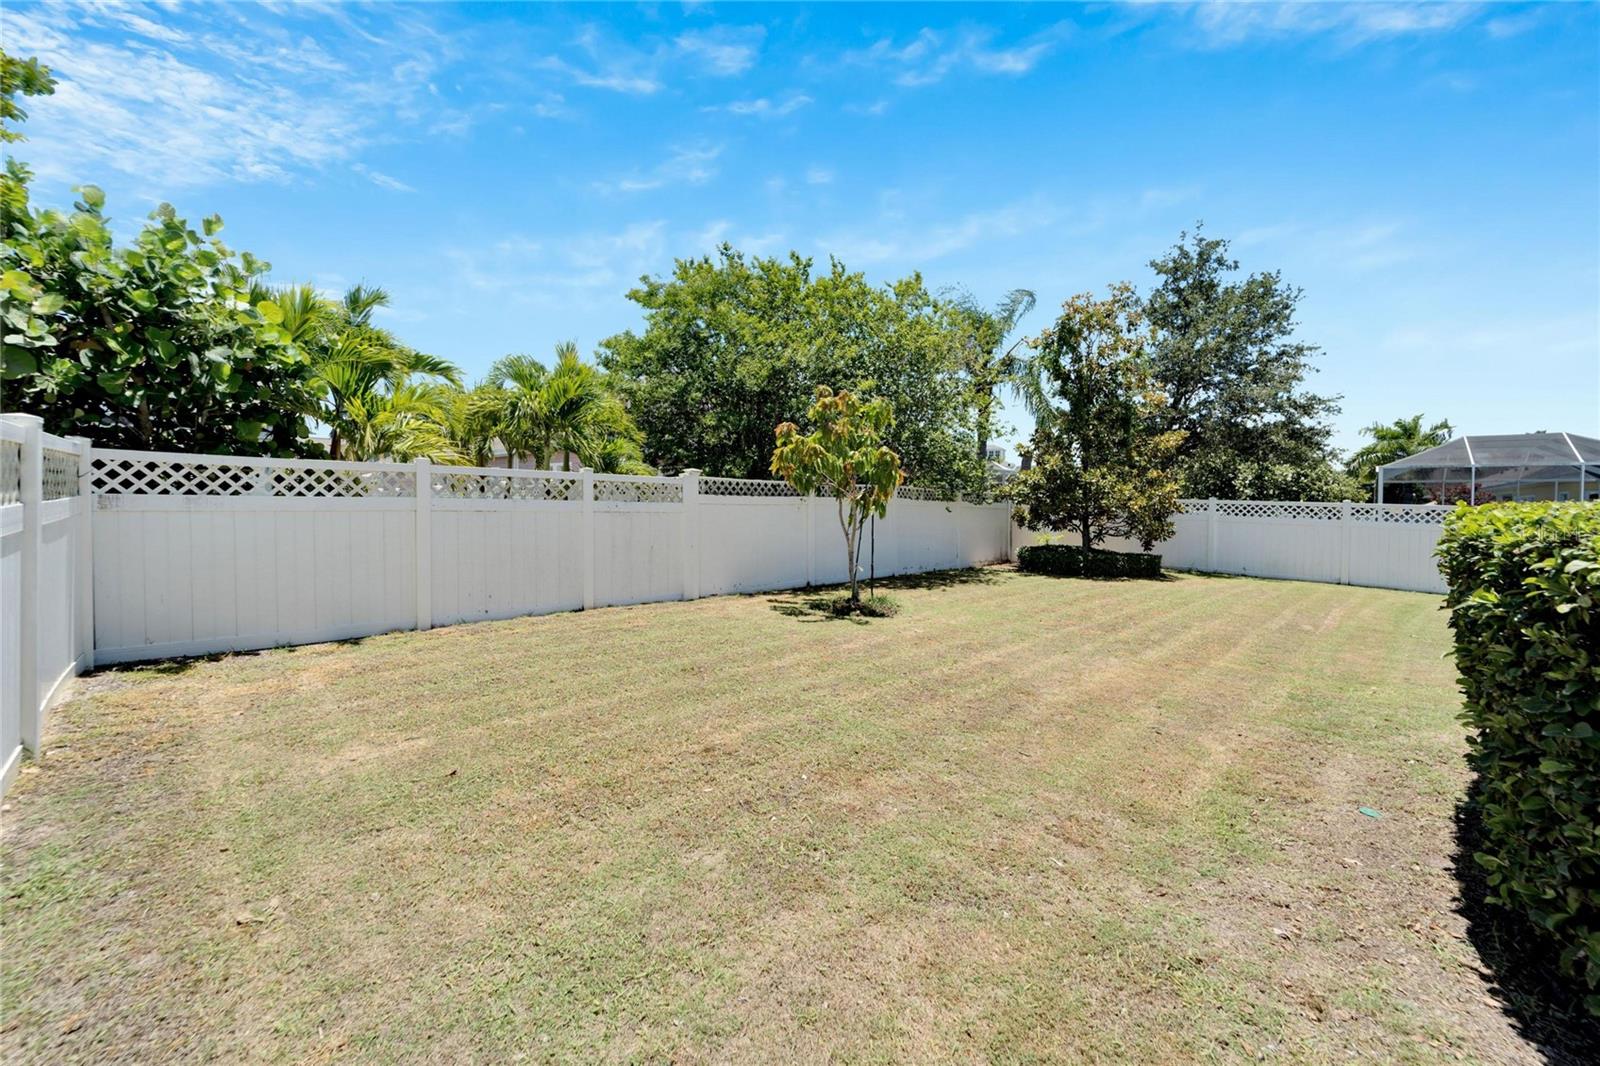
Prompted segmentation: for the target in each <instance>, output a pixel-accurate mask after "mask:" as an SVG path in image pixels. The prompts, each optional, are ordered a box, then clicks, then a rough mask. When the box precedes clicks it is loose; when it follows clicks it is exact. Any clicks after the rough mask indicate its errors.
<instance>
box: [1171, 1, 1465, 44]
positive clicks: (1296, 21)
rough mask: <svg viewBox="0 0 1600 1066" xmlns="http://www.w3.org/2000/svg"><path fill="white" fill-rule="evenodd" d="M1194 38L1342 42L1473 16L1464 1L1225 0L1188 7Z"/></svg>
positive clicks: (1423, 29) (1434, 27) (1448, 25)
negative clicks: (1331, 0) (1321, 0)
mask: <svg viewBox="0 0 1600 1066" xmlns="http://www.w3.org/2000/svg"><path fill="white" fill-rule="evenodd" d="M1190 13H1191V17H1192V19H1193V21H1194V25H1195V27H1196V28H1197V29H1198V30H1199V31H1200V43H1201V44H1203V45H1205V46H1207V47H1213V48H1219V47H1228V46H1232V45H1239V44H1245V43H1247V42H1251V41H1256V40H1264V39H1265V40H1272V39H1282V38H1289V37H1310V36H1323V35H1326V36H1330V37H1332V38H1334V39H1335V40H1336V41H1338V42H1339V43H1341V44H1343V45H1346V46H1355V45H1361V44H1366V43H1368V42H1371V41H1377V40H1383V39H1386V38H1393V37H1403V36H1411V35H1418V34H1427V33H1436V32H1440V31H1443V30H1451V29H1454V28H1456V27H1457V26H1460V25H1463V24H1464V23H1467V22H1470V21H1472V20H1474V19H1476V18H1478V17H1479V15H1480V14H1481V11H1480V9H1479V7H1478V6H1477V5H1475V4H1467V3H1459V4H1457V3H1439V2H1431V3H1380V2H1371V3H1346V4H1310V3H1282V4H1277V3H1225V4H1197V5H1195V6H1194V7H1193V8H1191V9H1190Z"/></svg>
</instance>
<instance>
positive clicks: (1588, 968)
mask: <svg viewBox="0 0 1600 1066" xmlns="http://www.w3.org/2000/svg"><path fill="white" fill-rule="evenodd" d="M1438 554H1439V558H1440V560H1441V563H1440V566H1441V569H1442V570H1443V571H1444V573H1445V576H1446V578H1447V579H1448V581H1449V586H1450V592H1449V595H1448V597H1447V599H1446V601H1445V602H1446V606H1447V607H1448V608H1449V610H1450V627H1451V628H1452V629H1453V630H1454V631H1455V658H1456V665H1457V668H1458V670H1459V671H1460V675H1461V689H1462V692H1463V693H1464V695H1465V697H1466V701H1465V705H1464V708H1463V711H1462V717H1463V718H1464V720H1465V721H1466V723H1467V725H1468V726H1470V727H1471V728H1472V733H1471V734H1470V736H1469V739H1468V743H1469V745H1470V758H1471V762H1472V765H1473V767H1474V768H1475V769H1476V770H1477V771H1478V773H1479V774H1480V775H1481V778H1482V786H1483V787H1482V799H1481V804H1482V811H1483V824H1484V832H1485V838H1486V840H1487V847H1486V848H1485V850H1484V851H1483V852H1481V853H1479V854H1478V855H1477V856H1476V858H1477V861H1478V862H1479V863H1480V864H1481V865H1482V866H1484V867H1485V868H1486V870H1487V871H1488V873H1487V878H1488V883H1489V887H1490V892H1491V899H1493V900H1494V901H1496V902H1498V903H1501V904H1503V905H1505V906H1507V907H1510V908H1512V909H1514V910H1517V911H1520V912H1522V913H1523V914H1526V915H1527V916H1528V918H1529V919H1531V920H1532V922H1533V924H1534V925H1535V926H1537V927H1538V928H1539V929H1541V930H1543V931H1545V932H1546V933H1547V934H1549V935H1551V936H1553V937H1555V938H1556V940H1557V942H1558V943H1559V944H1560V945H1561V947H1562V962H1563V964H1564V965H1565V966H1567V967H1568V968H1569V969H1570V970H1571V971H1572V972H1574V973H1575V974H1578V975H1579V976H1581V977H1583V978H1584V980H1585V981H1586V982H1587V985H1588V987H1589V989H1590V992H1591V996H1590V999H1589V1003H1590V1008H1591V1010H1594V1011H1596V1012H1597V1013H1600V605H1597V600H1600V507H1597V506H1595V505H1593V504H1581V503H1531V504H1494V505H1490V506H1484V507H1457V508H1456V510H1455V511H1454V512H1453V513H1451V515H1450V516H1449V518H1448V519H1447V520H1446V523H1445V528H1444V533H1443V536H1442V537H1441V538H1440V541H1439V548H1438Z"/></svg>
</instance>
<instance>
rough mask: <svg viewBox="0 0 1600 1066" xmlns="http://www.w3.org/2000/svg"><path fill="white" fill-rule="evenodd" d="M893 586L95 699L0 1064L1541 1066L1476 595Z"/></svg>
mask: <svg viewBox="0 0 1600 1066" xmlns="http://www.w3.org/2000/svg"><path fill="white" fill-rule="evenodd" d="M894 596H895V598H896V600H898V601H899V603H900V607H901V611H900V614H899V615H898V616H896V617H893V618H887V619H873V620H870V621H866V622H861V621H859V620H857V621H851V620H835V619H831V618H823V617H821V616H820V615H819V614H817V613H816V612H815V611H814V610H813V609H812V607H811V606H810V605H809V604H808V600H807V597H805V596H803V595H770V596H753V597H725V598H718V599H710V600H702V601H699V602H696V603H690V604H659V605H651V606H643V607H634V608H617V609H607V610H599V611H592V612H587V613H580V614H567V615H558V616H551V617H544V618H530V619H522V620H517V621H511V622H504V623H493V624H485V625H475V626H459V627H455V628H449V629H440V630H436V631H433V632H430V633H422V634H403V635H395V636H386V637H378V638H373V639H370V640H366V641H362V642H359V643H353V644H347V645H324V646H318V647H312V648H300V649H292V650H280V651H273V652H268V653H263V654H260V655H250V656H236V657H232V658H224V659H219V660H214V661H202V662H194V663H188V664H182V665H172V664H168V665H163V666H155V667H149V668H145V669H138V670H127V671H111V672H106V673H104V674H101V675H98V676H96V677H92V678H88V679H85V680H84V681H83V682H82V688H81V690H80V691H81V693H82V694H81V695H80V696H79V697H78V698H76V699H75V700H74V701H72V702H70V703H68V704H65V705H63V706H62V707H60V708H59V709H58V710H57V711H56V713H55V716H54V719H53V722H54V724H53V734H54V735H53V739H54V743H55V748H54V749H53V751H52V752H51V754H50V755H49V756H48V757H47V758H46V759H45V760H44V762H43V764H42V765H39V766H38V767H36V768H33V769H30V770H28V771H25V772H24V774H23V775H22V777H21V778H20V779H19V782H18V784H17V785H16V786H15V787H14V788H13V790H12V793H11V796H10V797H9V799H8V803H9V810H8V811H7V812H6V813H5V814H4V820H5V825H4V837H3V853H0V854H3V860H4V875H3V887H4V893H5V900H4V917H3V933H4V952H3V977H4V987H3V997H4V998H3V1002H0V1007H3V1011H4V1017H5V1020H4V1026H3V1032H0V1041H3V1042H0V1055H3V1057H4V1059H5V1060H6V1061H7V1062H17V1061H57V1060H61V1059H80V1060H104V1059H107V1058H116V1057H123V1058H127V1059H138V1060H143V1061H150V1060H156V1059H186V1060H192V1059H195V1058H198V1057H202V1056H220V1057H224V1058H228V1059H251V1060H261V1059H266V1060H283V1061H299V1060H321V1059H328V1058H341V1057H355V1058H363V1059H374V1060H393V1059H412V1060H414V1059H427V1060H438V1061H460V1060H464V1059H473V1060H496V1061H499V1060H509V1059H511V1058H513V1057H514V1056H516V1055H517V1054H518V1053H519V1052H520V1053H526V1055H527V1057H528V1058H529V1059H531V1060H536V1061H537V1060H564V1061H574V1060H576V1061H595V1060H610V1061H619V1060H627V1061H634V1060H657V1061H660V1060H669V1059H670V1060H674V1061H687V1062H694V1061H766V1062H774V1061H817V1060H821V1059H829V1058H831V1059H838V1060H842V1061H867V1062H878V1061H885V1062H886V1061H911V1062H929V1061H936V1060H960V1061H972V1060H984V1059H990V1060H1001V1061H1007V1062H1021V1061H1043V1060H1057V1061H1059V1060H1066V1061H1075V1060H1093V1059H1113V1058H1121V1059H1128V1060H1141V1061H1160V1060H1173V1059H1220V1060H1245V1059H1255V1058H1257V1057H1267V1058H1287V1059H1291V1060H1303V1061H1327V1060H1330V1059H1341V1060H1342V1059H1346V1058H1347V1057H1349V1056H1351V1055H1353V1056H1355V1057H1357V1058H1360V1059H1370V1058H1372V1057H1383V1058H1389V1059H1398V1060H1405V1061H1411V1060H1415V1061H1436V1060H1437V1061H1449V1062H1455V1061H1457V1060H1458V1058H1459V1057H1462V1056H1464V1057H1465V1058H1466V1059H1468V1060H1469V1061H1472V1060H1480V1061H1507V1060H1526V1061H1536V1055H1535V1052H1534V1050H1533V1049H1532V1047H1531V1045H1527V1044H1525V1043H1523V1042H1522V1040H1521V1039H1520V1038H1519V1037H1518V1036H1517V1035H1516V1034H1515V1033H1514V1032H1513V1030H1512V1027H1511V1025H1510V1023H1509V1022H1507V1021H1506V1019H1505V1017H1504V1015H1503V1014H1502V1013H1501V1012H1500V1010H1499V1009H1498V1008H1497V1006H1496V1005H1495V1003H1494V1001H1493V1000H1492V999H1491V998H1490V997H1489V995H1488V993H1487V992H1486V985H1485V983H1484V981H1483V979H1482V978H1481V977H1480V976H1479V972H1478V970H1479V965H1480V964H1479V963H1478V961H1477V959H1476V956H1475V953H1474V951H1473V949H1472V947H1471V946H1470V944H1469V943H1468V942H1467V941H1466V940H1465V939H1464V932H1463V926H1464V922H1463V920H1462V919H1461V918H1460V917H1458V916H1457V914H1456V913H1455V911H1454V906H1455V903H1454V895H1455V893H1456V890H1457V888H1456V882H1455V879H1454V876H1453V872H1452V849H1453V836H1452V834H1453V827H1452V816H1453V814H1454V811H1455V808H1456V805H1457V802H1458V800H1459V797H1460V793H1461V790H1462V787H1463V782H1464V772H1463V770H1462V768H1461V760H1460V755H1461V752H1462V732H1461V729H1460V727H1458V726H1457V725H1456V724H1455V721H1454V717H1453V716H1454V712H1455V708H1456V704H1457V696H1456V693H1455V689H1454V683H1453V673H1452V667H1451V664H1450V663H1449V662H1448V661H1447V660H1445V659H1444V658H1442V656H1443V654H1444V652H1445V651H1446V648H1447V632H1446V630H1445V627H1444V619H1443V616H1442V614H1441V612H1440V611H1439V609H1438V608H1439V600H1438V599H1437V598H1436V597H1430V596H1424V595H1418V594H1412V593H1402V592H1388V591H1380V590H1373V589H1358V588H1344V587H1337V586H1328V585H1314V584H1303V583H1293V582H1271V581H1255V580H1248V579H1239V578H1232V579H1230V578H1219V577H1199V576H1177V577H1174V578H1172V579H1170V580H1166V581H1161V582H1093V581H1073V580H1059V579H1051V578H1044V577H1032V576H1026V575H1019V574H1016V573H1014V572H1012V571H1010V570H990V571H980V572H969V573H967V574H965V575H945V576H944V577H942V578H935V579H933V580H930V581H927V582H923V583H922V584H921V587H908V588H899V589H896V590H895V591H894ZM1362 806H1366V807H1370V808H1373V809H1375V810H1377V811H1380V812H1381V814H1382V816H1381V817H1380V818H1371V817H1368V816H1365V815H1363V814H1361V813H1359V812H1358V810H1357V808H1358V807H1362Z"/></svg>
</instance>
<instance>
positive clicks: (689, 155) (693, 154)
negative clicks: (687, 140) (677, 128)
mask: <svg viewBox="0 0 1600 1066" xmlns="http://www.w3.org/2000/svg"><path fill="white" fill-rule="evenodd" d="M721 155H722V145H720V144H699V145H680V146H679V147H677V148H674V149H672V154H671V155H669V156H668V157H667V158H666V159H664V160H662V161H661V162H660V163H658V164H656V165H655V166H654V167H652V168H651V169H650V170H648V171H646V172H643V173H639V172H635V173H632V174H627V175H624V176H623V177H620V178H615V179H612V180H610V181H597V182H595V183H594V188H595V189H596V190H597V191H599V192H608V193H633V192H648V191H650V190H652V189H660V188H664V187H666V186H669V185H704V184H705V183H706V182H708V181H710V180H711V179H712V178H714V177H716V176H717V159H718V157H720V156H721Z"/></svg>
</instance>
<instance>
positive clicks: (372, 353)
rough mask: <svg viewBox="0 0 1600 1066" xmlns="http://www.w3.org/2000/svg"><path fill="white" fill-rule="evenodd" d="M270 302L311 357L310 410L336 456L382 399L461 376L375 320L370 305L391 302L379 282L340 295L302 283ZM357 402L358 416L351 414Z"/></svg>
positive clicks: (361, 429)
mask: <svg viewBox="0 0 1600 1066" xmlns="http://www.w3.org/2000/svg"><path fill="white" fill-rule="evenodd" d="M271 303H272V305H273V306H274V307H275V309H276V312H277V314H278V323H277V324H278V328H279V329H280V330H282V331H283V332H284V333H285V334H286V335H287V337H288V339H289V340H290V342H291V343H292V344H294V345H295V347H297V348H298V349H300V351H302V352H303V353H304V354H305V356H306V359H307V361H308V362H309V363H310V366H311V384H312V387H313V389H315V390H316V393H317V395H318V396H319V400H318V403H317V405H316V408H315V409H314V410H312V411H309V412H307V413H308V414H310V415H311V416H312V417H313V418H316V419H317V420H318V421H320V422H322V423H323V424H325V425H326V426H327V427H328V430H329V436H328V452H329V455H331V456H332V457H333V458H335V459H339V458H342V457H344V456H342V455H341V452H342V451H343V450H344V449H343V447H342V445H343V443H344V441H345V439H346V438H348V437H349V436H350V435H351V433H352V432H366V431H367V430H368V429H369V428H370V419H371V418H372V417H373V412H375V411H378V410H380V409H383V407H384V404H383V401H384V399H385V398H387V397H393V396H395V395H396V394H397V393H398V392H399V391H400V390H402V389H403V388H405V387H406V386H407V385H408V384H410V383H411V380H412V378H414V377H424V378H433V379H436V380H439V381H445V382H449V383H451V384H456V383H459V381H460V372H459V371H457V369H456V367H455V365H454V364H453V363H450V362H448V361H447V360H444V359H440V358H438V357H436V356H431V355H427V354H425V353H423V352H419V351H416V350H415V349H413V348H410V347H407V346H406V345H405V344H402V343H401V342H400V341H399V340H398V339H397V338H396V337H395V336H394V335H393V334H392V333H390V332H389V331H388V330H385V329H382V328H380V327H378V326H374V325H373V324H372V315H373V312H374V311H375V310H377V309H378V308H379V307H385V306H387V305H388V303H389V294H388V293H387V292H385V291H384V290H383V289H381V288H375V287H369V286H366V285H355V286H352V287H351V288H350V289H348V290H346V292H345V293H344V295H343V297H341V298H340V299H339V300H328V299H326V298H324V297H323V296H321V295H320V294H319V293H318V292H317V291H316V290H315V289H314V288H312V287H311V286H310V285H299V286H293V287H290V288H286V289H281V290H279V291H278V292H276V293H275V294H274V295H273V299H272V301H271ZM358 408H359V414H360V419H358V420H355V421H353V420H352V416H353V414H355V413H356V412H357V409H358ZM363 420H364V421H363Z"/></svg>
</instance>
